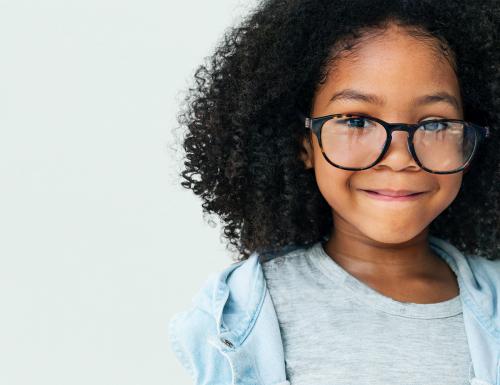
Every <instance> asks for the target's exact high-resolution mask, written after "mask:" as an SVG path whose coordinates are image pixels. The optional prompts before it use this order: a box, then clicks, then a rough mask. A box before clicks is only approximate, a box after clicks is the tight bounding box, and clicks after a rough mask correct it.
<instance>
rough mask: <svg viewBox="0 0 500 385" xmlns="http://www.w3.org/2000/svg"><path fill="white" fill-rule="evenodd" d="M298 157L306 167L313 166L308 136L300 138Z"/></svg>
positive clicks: (311, 149)
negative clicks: (300, 145)
mask: <svg viewBox="0 0 500 385" xmlns="http://www.w3.org/2000/svg"><path fill="white" fill-rule="evenodd" d="M300 159H301V160H302V161H303V162H304V165H305V168H306V169H310V168H313V167H314V157H313V148H312V143H311V139H310V137H307V136H305V137H304V139H303V140H302V148H301V152H300Z"/></svg>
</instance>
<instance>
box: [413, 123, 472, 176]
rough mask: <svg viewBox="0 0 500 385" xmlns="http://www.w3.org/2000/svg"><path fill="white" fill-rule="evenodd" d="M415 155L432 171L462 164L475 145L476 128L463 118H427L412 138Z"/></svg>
mask: <svg viewBox="0 0 500 385" xmlns="http://www.w3.org/2000/svg"><path fill="white" fill-rule="evenodd" d="M413 144H414V147H415V152H416V154H417V157H418V159H419V160H420V162H421V163H422V165H423V166H424V167H426V168H428V169H430V170H433V171H452V170H455V169H458V168H460V167H462V166H464V165H465V164H466V163H467V162H468V161H469V159H470V158H471V156H472V154H473V152H474V148H475V145H476V130H475V129H474V127H472V126H470V125H468V124H467V123H462V122H448V121H440V122H429V123H425V124H424V125H422V126H420V127H419V128H418V129H417V131H415V135H414V138H413Z"/></svg>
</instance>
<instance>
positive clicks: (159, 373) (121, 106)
mask: <svg viewBox="0 0 500 385" xmlns="http://www.w3.org/2000/svg"><path fill="white" fill-rule="evenodd" d="M255 3H256V2H255V1H247V0H217V1H194V0H183V1H180V2H177V1H176V2H173V1H168V0H167V1H157V0H147V1H139V0H79V1H72V0H46V1H43V2H42V1H38V2H36V1H26V0H10V1H0V50H1V51H0V52H1V53H0V55H1V56H0V106H1V107H0V186H1V190H0V191H1V199H0V384H5V385H19V384H23V385H25V384H26V385H27V384H30V385H31V384H33V385H45V384H47V385H49V384H50V385H63V384H64V385H68V384H71V385H79V384H82V385H83V384H85V385H88V384H92V385H114V384H120V385H121V384H123V385H132V384H134V385H139V384H148V385H157V384H171V385H173V384H175V385H188V384H191V380H190V378H189V377H188V374H187V373H186V372H185V371H184V369H183V368H182V367H181V366H180V364H179V362H178V361H177V360H176V358H175V357H174V355H173V353H172V352H171V351H170V348H169V345H168V339H167V322H168V319H169V318H170V316H171V315H172V314H173V313H175V312H177V311H179V310H183V309H185V308H186V307H187V306H189V304H190V301H191V298H192V296H193V295H194V294H195V292H196V291H197V290H198V288H199V287H200V285H201V284H202V282H203V281H204V279H205V278H206V277H207V276H208V275H209V274H210V273H211V272H214V271H218V270H219V269H221V268H222V267H224V266H227V265H228V264H229V263H231V256H230V255H231V254H230V252H229V251H228V250H226V246H225V243H224V242H223V239H221V230H220V225H217V226H216V227H211V226H209V224H207V220H206V219H205V218H204V217H203V214H202V209H201V201H200V200H199V199H198V198H197V197H196V196H195V195H194V194H193V193H192V192H191V191H190V190H185V189H183V188H182V187H180V177H179V176H178V175H177V174H178V171H179V170H180V168H181V161H180V159H181V157H182V153H181V152H180V148H178V149H177V150H174V149H175V148H176V147H178V143H179V141H180V138H179V132H180V131H179V130H177V131H176V130H175V129H174V128H175V127H176V126H177V123H176V120H175V116H176V113H177V111H178V108H179V105H180V102H181V99H182V97H183V92H184V91H185V90H186V89H187V87H188V86H190V85H192V84H193V83H192V82H193V74H194V70H195V68H196V67H197V66H198V65H200V64H202V63H203V61H204V58H205V57H206V56H209V55H210V54H211V53H212V50H213V49H214V47H215V45H216V43H217V42H218V41H219V39H220V38H222V35H223V32H224V31H225V30H226V28H228V27H229V26H231V25H234V24H235V23H236V24H237V23H238V22H239V21H240V20H241V16H242V15H245V14H247V12H248V11H249V10H251V6H252V4H255ZM176 132H177V137H174V136H173V135H174V134H175V133H176Z"/></svg>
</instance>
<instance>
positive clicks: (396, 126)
mask: <svg viewBox="0 0 500 385" xmlns="http://www.w3.org/2000/svg"><path fill="white" fill-rule="evenodd" d="M298 114H299V117H300V119H301V121H302V122H303V123H304V126H305V127H306V128H307V129H309V130H311V131H312V132H313V133H314V134H315V135H316V138H317V139H318V143H319V146H320V148H321V152H322V154H323V157H324V158H325V159H326V161H327V162H328V163H330V164H331V165H332V166H334V167H337V168H340V169H342V170H350V171H361V170H366V169H369V168H371V167H373V166H375V165H376V164H377V163H378V162H380V161H381V160H382V158H383V157H384V155H385V154H386V152H387V150H388V149H389V146H390V145H391V141H392V133H393V132H394V131H406V132H407V133H408V141H407V147H408V150H409V151H410V154H411V155H412V156H413V159H415V162H417V164H418V165H419V166H420V167H421V168H422V169H423V170H425V171H427V172H430V173H432V174H454V173H457V172H460V171H462V170H464V169H465V168H467V167H468V166H469V165H470V163H471V162H472V159H473V158H474V155H475V154H476V152H477V151H476V150H477V148H478V147H479V145H480V143H482V142H483V141H484V140H485V139H486V138H488V137H489V136H490V128H489V127H488V126H479V125H477V124H474V123H470V122H465V121H463V120H460V119H429V120H426V121H424V122H421V123H417V124H407V123H387V122H385V121H383V120H382V119H378V118H375V117H373V116H370V115H365V114H331V115H325V116H319V117H316V118H311V117H307V116H305V115H304V114H303V113H302V112H298ZM334 117H354V118H358V117H359V118H366V119H370V120H373V121H375V122H378V123H380V124H381V125H382V126H383V127H384V128H385V131H386V133H387V138H386V141H385V144H384V147H383V149H382V152H381V153H380V155H379V157H378V158H377V159H376V160H375V161H374V162H373V163H372V164H371V165H369V166H368V167H362V168H354V167H343V166H340V165H338V164H336V163H334V162H332V161H331V160H330V159H328V157H327V156H326V154H325V152H324V150H323V145H322V143H321V129H322V128H323V124H324V123H325V122H327V121H328V120H330V119H332V118H334ZM434 122H436V123H439V122H460V123H463V124H464V125H467V126H470V127H472V128H474V130H475V138H476V140H475V142H474V149H473V150H472V153H471V155H470V157H469V159H468V160H467V162H466V163H465V164H464V165H463V166H461V167H460V168H457V169H455V170H451V171H434V170H431V169H428V168H426V167H425V166H424V165H423V164H422V163H421V162H420V160H419V159H418V157H417V154H416V152H415V147H414V146H413V136H414V134H415V131H417V130H418V129H419V128H420V127H421V126H423V125H424V124H429V123H434Z"/></svg>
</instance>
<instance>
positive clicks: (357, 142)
mask: <svg viewBox="0 0 500 385" xmlns="http://www.w3.org/2000/svg"><path fill="white" fill-rule="evenodd" d="M299 116H300V119H301V120H302V121H303V123H304V125H305V127H306V128H308V129H310V130H311V131H312V132H313V133H314V134H315V135H316V137H317V138H318V142H319V146H320V148H321V152H322V153H323V156H324V158H325V159H326V161H327V162H328V163H330V164H331V165H332V166H335V167H338V168H341V169H343V170H351V171H360V170H366V169H368V168H370V167H373V166H374V165H376V164H377V163H378V162H379V161H380V160H381V159H382V158H383V157H384V155H385V153H386V152H387V150H388V148H389V146H390V144H391V140H392V133H393V132H394V131H406V132H408V142H407V148H408V150H409V151H410V153H411V155H412V156H413V159H415V162H417V164H418V165H419V166H420V167H421V168H422V169H423V170H425V171H427V172H430V173H432V174H452V173H456V172H459V171H462V170H463V169H465V168H466V167H467V166H468V165H469V164H470V162H471V161H472V159H473V157H474V155H475V154H476V152H477V149H478V147H479V144H480V143H481V142H482V141H483V140H485V139H486V138H487V137H489V136H490V129H489V127H488V126H484V127H483V126H479V125H476V124H473V123H469V122H465V121H463V120H459V119H429V120H425V121H422V122H420V123H418V124H405V123H387V122H385V121H383V120H381V119H377V118H374V117H372V116H368V115H353V114H332V115H326V116H320V117H317V118H309V117H306V116H304V114H302V113H301V112H299Z"/></svg>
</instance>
